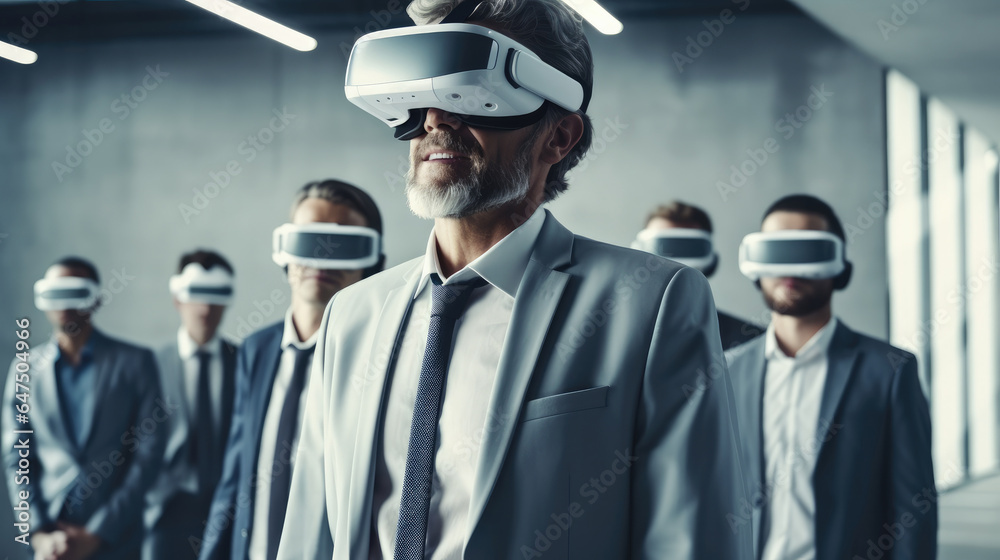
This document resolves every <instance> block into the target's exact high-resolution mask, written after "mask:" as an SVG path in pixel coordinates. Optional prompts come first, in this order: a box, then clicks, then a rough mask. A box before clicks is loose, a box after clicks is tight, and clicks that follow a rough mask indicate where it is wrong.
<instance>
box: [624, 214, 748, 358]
mask: <svg viewBox="0 0 1000 560" xmlns="http://www.w3.org/2000/svg"><path fill="white" fill-rule="evenodd" d="M711 235H712V219H711V218H709V217H708V214H707V213H706V212H705V211H704V210H702V209H701V208H698V207H697V206H692V205H690V204H685V203H683V202H680V201H677V200H675V201H673V202H671V203H670V204H667V205H666V206H660V207H658V208H657V209H656V210H654V211H653V212H652V213H650V215H649V217H648V218H646V228H645V229H644V230H642V231H641V232H639V235H638V236H637V237H636V241H635V244H634V245H633V249H643V250H646V251H649V252H651V253H656V254H658V255H660V256H661V257H667V258H668V259H672V260H676V261H677V262H679V263H681V264H685V265H688V266H690V267H692V268H697V269H698V270H700V271H701V272H702V274H704V275H705V277H706V278H711V277H712V275H713V274H715V269H716V268H718V266H719V255H718V253H717V252H716V251H715V250H714V247H713V246H712V239H711ZM718 316H719V336H720V337H721V338H722V349H723V350H729V349H730V348H732V347H734V346H738V345H740V344H743V343H744V342H746V341H748V340H750V339H752V338H754V337H757V336H760V335H761V334H762V333H763V332H764V327H762V326H760V325H755V324H753V323H749V322H747V321H744V320H742V319H740V318H739V317H736V316H733V315H730V314H729V313H725V312H722V311H718Z"/></svg>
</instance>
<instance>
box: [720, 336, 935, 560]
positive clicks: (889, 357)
mask: <svg viewBox="0 0 1000 560" xmlns="http://www.w3.org/2000/svg"><path fill="white" fill-rule="evenodd" d="M827 356H828V360H829V365H828V369H827V374H826V384H825V385H824V387H823V397H822V402H821V404H820V410H819V427H818V430H817V433H816V441H817V442H818V444H819V446H820V447H819V455H818V456H817V459H816V467H815V470H814V471H813V472H812V483H813V490H814V492H815V495H816V496H815V497H816V559H817V560H841V559H842V558H855V557H860V558H870V557H876V556H877V557H879V558H882V559H883V560H897V559H898V560H933V559H934V558H936V557H937V526H938V518H937V493H936V491H935V489H934V469H933V466H932V464H931V420H930V412H929V410H928V406H927V399H926V398H925V397H924V393H923V391H922V390H921V389H920V380H919V378H918V377H917V360H916V358H915V357H914V356H913V354H910V353H909V352H905V351H903V350H900V349H899V348H895V347H893V346H890V345H889V344H887V343H885V342H883V341H881V340H876V339H874V338H871V337H868V336H865V335H862V334H859V333H856V332H854V331H852V330H851V329H849V328H848V327H847V326H846V325H844V323H843V322H840V323H839V324H838V325H837V330H836V331H834V334H833V340H832V341H831V342H830V348H829V350H828V351H827ZM726 357H727V359H728V360H729V368H730V373H731V375H732V380H733V387H734V389H735V391H736V400H737V410H738V411H739V414H740V428H741V429H742V431H743V438H744V439H743V443H744V446H743V449H744V454H745V455H744V461H743V464H744V465H746V469H747V480H748V482H749V483H750V486H749V488H750V497H751V501H750V502H749V503H748V504H744V507H742V508H740V512H739V514H738V516H737V518H736V519H735V522H736V523H735V524H736V525H737V526H739V527H740V528H741V530H742V531H746V532H753V535H754V544H755V547H757V548H758V549H759V548H760V547H761V545H762V543H761V542H760V536H759V535H758V531H759V529H760V522H759V521H760V518H761V515H762V514H763V512H764V511H765V510H766V508H767V507H768V504H769V495H770V491H769V488H768V487H767V484H766V480H765V477H764V459H765V458H764V453H763V439H764V434H763V422H762V418H763V407H764V405H765V403H764V402H763V399H764V374H765V372H766V368H767V363H766V361H765V359H764V336H759V337H757V338H755V339H753V340H752V341H750V342H748V343H746V344H744V345H742V346H737V347H736V348H734V349H732V350H729V351H728V352H726ZM879 543H881V544H879ZM872 547H875V548H872ZM869 548H872V551H871V552H870V553H869ZM757 552H758V554H759V553H760V552H762V551H761V550H758V551H757Z"/></svg>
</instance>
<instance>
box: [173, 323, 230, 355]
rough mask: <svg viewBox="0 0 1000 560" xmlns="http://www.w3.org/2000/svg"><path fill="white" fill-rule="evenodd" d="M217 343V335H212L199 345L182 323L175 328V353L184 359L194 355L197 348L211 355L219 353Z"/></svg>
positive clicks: (218, 342)
mask: <svg viewBox="0 0 1000 560" xmlns="http://www.w3.org/2000/svg"><path fill="white" fill-rule="evenodd" d="M219 344H220V341H219V337H218V336H213V337H212V339H211V340H209V341H208V342H206V343H205V344H203V345H202V346H200V347H199V346H198V343H197V342H195V341H194V339H193V338H191V335H190V334H188V332H187V329H185V328H184V326H183V325H182V326H181V327H180V328H179V329H177V353H178V354H180V357H181V358H183V359H185V360H186V359H188V358H190V357H191V356H194V354H195V352H197V351H199V350H201V351H202V352H207V353H209V354H212V355H215V354H219V353H220V352H219Z"/></svg>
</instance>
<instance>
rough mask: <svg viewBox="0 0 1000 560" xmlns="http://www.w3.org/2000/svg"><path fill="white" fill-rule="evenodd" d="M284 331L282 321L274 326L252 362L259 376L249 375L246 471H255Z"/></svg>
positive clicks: (279, 362)
mask: <svg viewBox="0 0 1000 560" xmlns="http://www.w3.org/2000/svg"><path fill="white" fill-rule="evenodd" d="M283 332H284V323H280V326H276V327H275V329H274V331H273V332H272V333H271V336H269V337H268V339H267V340H265V341H263V342H262V343H261V345H260V347H259V348H260V355H259V356H258V357H257V360H256V361H255V362H254V369H256V370H257V371H259V372H260V373H259V377H258V378H257V379H254V377H255V376H253V375H251V376H250V377H251V381H250V382H251V383H252V384H253V385H254V386H256V389H257V391H256V393H255V398H254V399H253V404H252V407H251V408H250V409H249V410H251V411H252V412H253V415H254V416H253V418H252V421H253V423H252V424H251V426H253V431H252V432H250V437H251V438H252V439H251V440H250V441H252V442H254V453H253V455H250V456H247V458H248V459H250V460H252V461H253V463H251V464H250V465H248V466H247V467H248V468H249V469H250V470H249V471H248V472H252V473H256V472H257V461H258V458H259V457H260V446H261V441H260V439H261V435H263V434H262V433H261V432H262V431H263V430H264V417H265V416H266V415H267V405H268V401H270V400H271V390H272V389H274V378H275V377H276V376H277V375H278V366H279V365H280V364H281V335H282V333H283Z"/></svg>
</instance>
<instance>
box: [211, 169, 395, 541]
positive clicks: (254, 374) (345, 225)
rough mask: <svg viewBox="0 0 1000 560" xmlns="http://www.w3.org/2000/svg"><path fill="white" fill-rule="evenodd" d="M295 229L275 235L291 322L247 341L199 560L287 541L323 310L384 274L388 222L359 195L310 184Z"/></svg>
mask: <svg viewBox="0 0 1000 560" xmlns="http://www.w3.org/2000/svg"><path fill="white" fill-rule="evenodd" d="M291 217H292V223H291V224H285V225H283V226H281V227H279V228H278V229H276V230H275V233H274V247H275V252H274V254H273V255H272V257H273V259H274V261H275V262H276V263H277V264H279V265H280V266H283V267H285V271H286V276H287V278H288V284H289V286H290V287H291V292H292V303H291V307H290V308H289V309H288V311H287V313H286V314H285V319H284V321H281V322H278V323H275V324H274V325H271V326H268V327H264V328H263V329H261V330H259V331H257V332H256V333H254V334H252V335H250V336H249V337H247V339H246V340H245V341H244V342H243V344H242V346H241V348H240V350H239V352H238V354H237V360H236V404H235V406H234V417H233V420H232V428H231V430H230V433H229V441H228V442H227V444H226V452H225V461H224V463H223V473H222V479H221V480H220V482H219V485H218V488H217V489H216V491H215V496H214V498H213V500H212V505H211V511H210V515H209V519H208V523H207V524H206V526H205V532H204V541H203V543H202V549H201V552H200V554H199V558H201V559H202V560H222V559H232V560H247V559H250V560H273V558H274V557H275V554H276V553H277V548H278V542H279V538H280V535H281V527H282V522H283V520H284V515H285V506H286V503H287V500H288V489H289V484H290V480H291V472H292V470H293V467H294V462H293V459H294V452H295V448H296V445H297V442H298V433H299V430H298V428H299V422H300V418H301V407H300V403H301V401H302V398H303V397H302V395H303V394H304V392H305V387H306V384H305V381H306V373H307V371H308V368H309V364H310V363H311V361H312V355H313V348H314V347H315V345H316V341H317V331H318V330H319V325H320V320H321V319H322V317H323V310H324V309H325V308H326V305H327V303H328V302H329V301H330V298H332V297H333V296H334V294H336V293H337V292H339V291H340V290H342V289H344V288H346V287H347V286H349V285H351V284H353V283H355V282H357V281H359V280H361V279H362V278H363V277H366V276H370V275H372V274H375V273H377V272H379V271H380V270H381V269H382V266H383V263H384V256H383V255H382V253H381V233H382V218H381V215H380V214H379V211H378V207H377V206H376V205H375V201H374V200H372V199H371V197H370V196H368V194H367V193H365V192H364V191H362V190H361V189H359V188H357V187H355V186H353V185H350V184H347V183H344V182H341V181H335V180H325V181H318V182H312V183H308V184H306V185H305V186H304V187H302V188H301V189H299V191H298V193H296V196H295V201H294V202H293V204H292V214H291Z"/></svg>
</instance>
